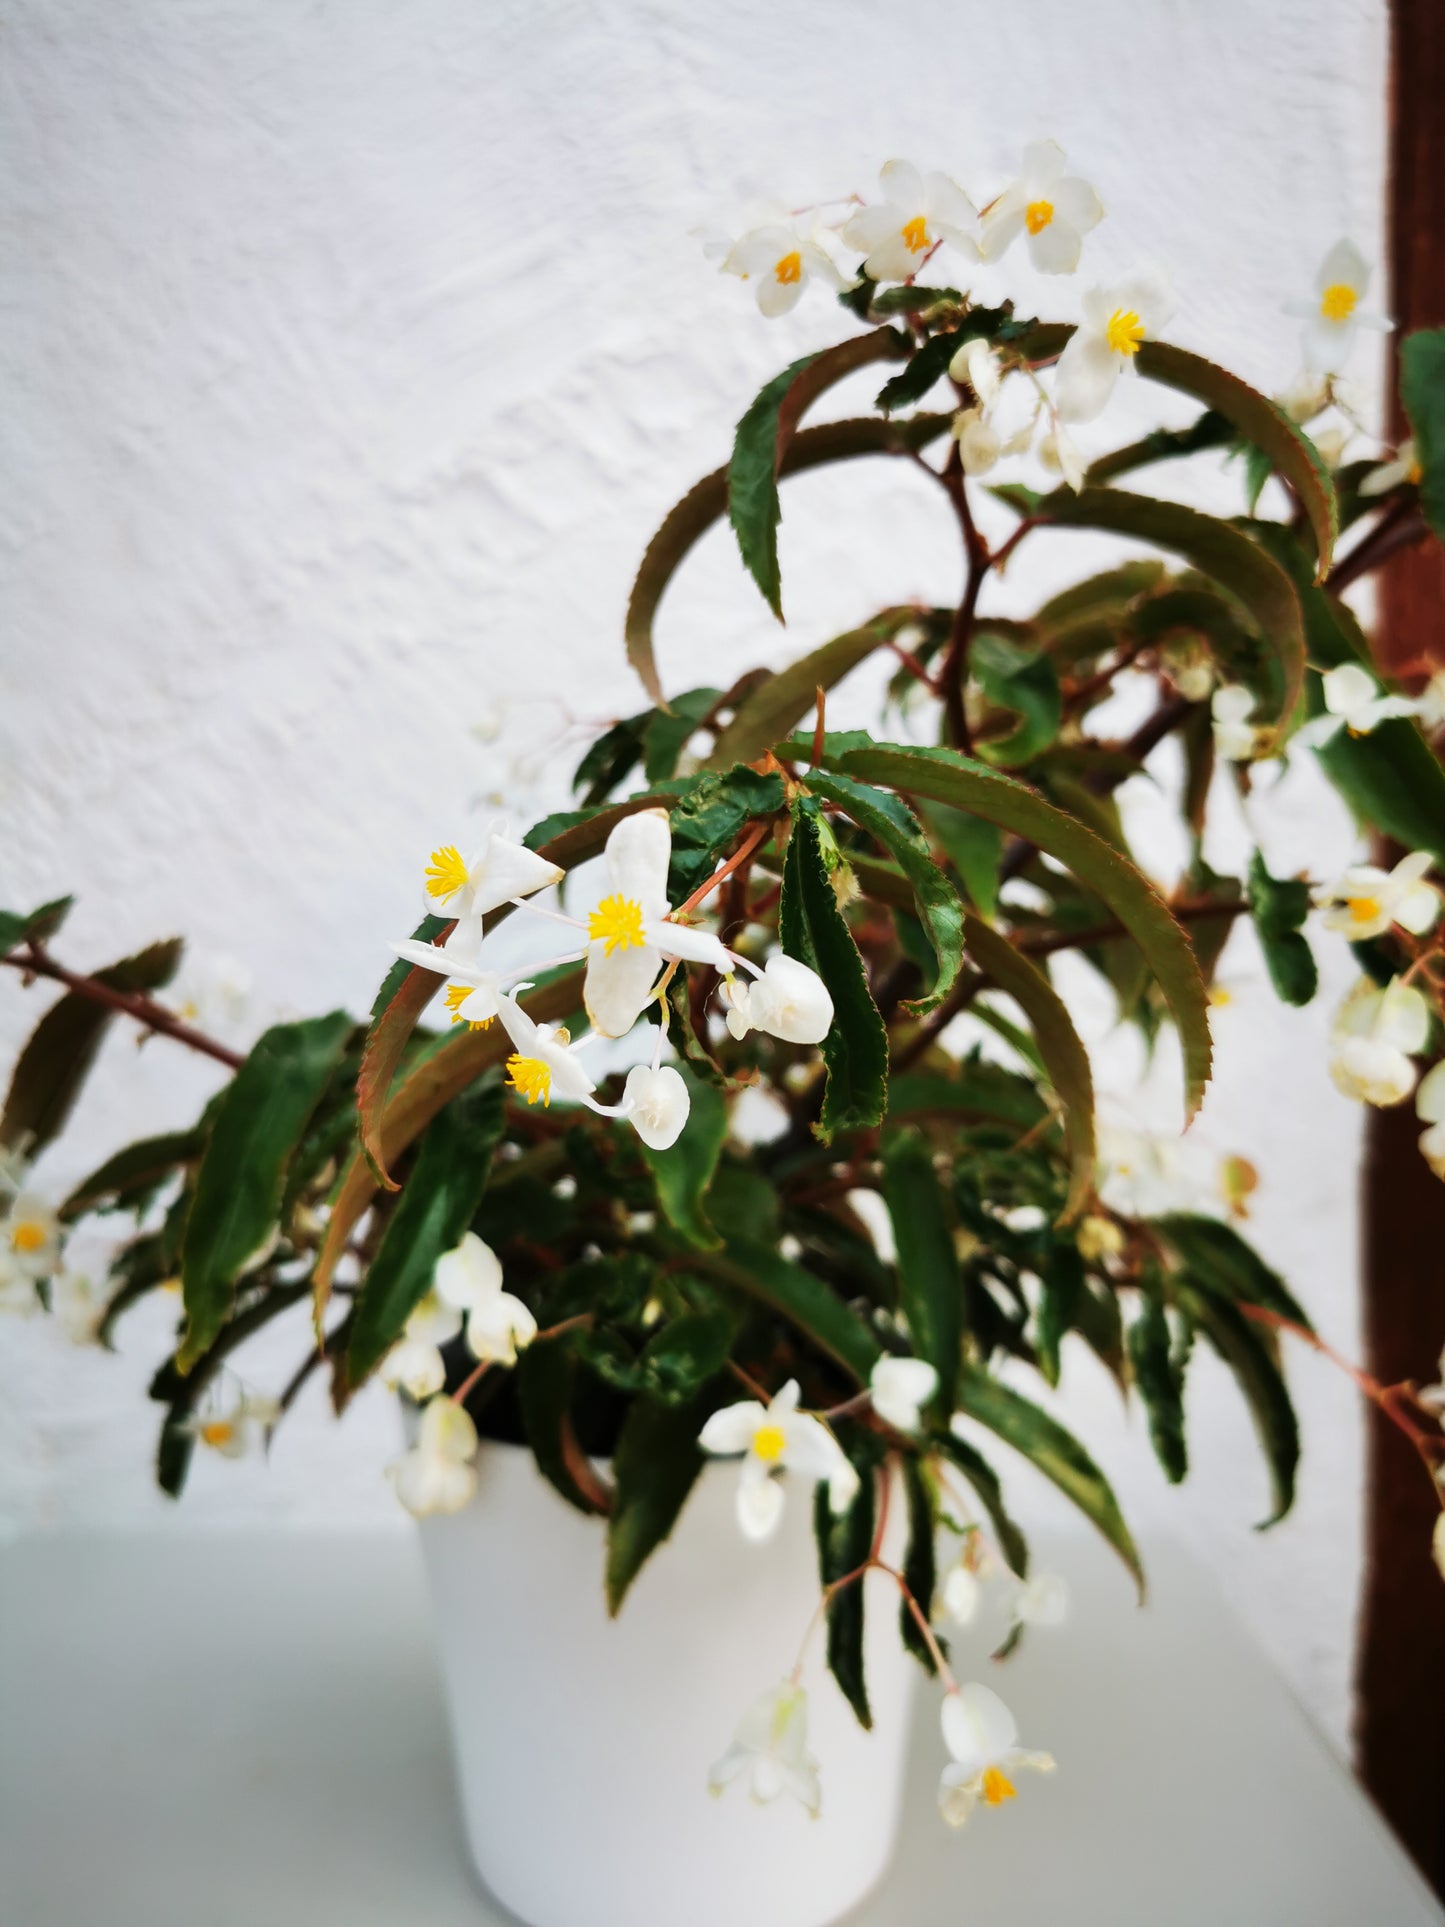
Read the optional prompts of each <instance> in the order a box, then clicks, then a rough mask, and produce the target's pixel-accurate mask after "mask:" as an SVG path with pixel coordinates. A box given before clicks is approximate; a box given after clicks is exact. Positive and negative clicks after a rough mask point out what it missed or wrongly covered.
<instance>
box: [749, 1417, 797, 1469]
mask: <svg viewBox="0 0 1445 1927" xmlns="http://www.w3.org/2000/svg"><path fill="white" fill-rule="evenodd" d="M787 1443H788V1440H787V1436H786V1434H785V1433H784V1431H783V1428H782V1426H781V1425H760V1426H759V1427H758V1429H757V1431H756V1432H754V1433H753V1451H754V1452H755V1453H756V1454H757V1456H758V1457H759V1458H760V1459H766V1461H767V1463H768V1464H769V1465H776V1464H777V1462H778V1460H779V1459H780V1458H781V1457H782V1456H783V1448H784V1446H785V1445H786V1444H787Z"/></svg>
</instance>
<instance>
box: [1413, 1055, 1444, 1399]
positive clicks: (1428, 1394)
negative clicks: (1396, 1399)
mask: <svg viewBox="0 0 1445 1927" xmlns="http://www.w3.org/2000/svg"><path fill="white" fill-rule="evenodd" d="M1435 1069H1436V1070H1439V1069H1440V1066H1439V1065H1438V1064H1437V1065H1436V1066H1435ZM1433 1075H1434V1072H1432V1073H1431V1076H1433ZM1429 1081H1430V1080H1429V1078H1426V1080H1425V1083H1427V1084H1428V1083H1429ZM1420 1088H1421V1090H1422V1091H1423V1090H1424V1088H1425V1085H1424V1084H1422V1085H1421V1086H1420ZM1435 1369H1436V1371H1438V1372H1439V1374H1440V1378H1439V1379H1438V1380H1437V1381H1436V1383H1435V1384H1434V1385H1422V1386H1421V1387H1420V1389H1419V1391H1418V1392H1417V1393H1416V1394H1415V1402H1416V1404H1417V1405H1423V1406H1424V1408H1425V1410H1426V1411H1427V1412H1433V1413H1434V1414H1435V1416H1436V1417H1437V1418H1438V1419H1439V1420H1440V1422H1441V1424H1442V1425H1445V1352H1441V1354H1440V1363H1439V1364H1438V1365H1437V1366H1436V1367H1435Z"/></svg>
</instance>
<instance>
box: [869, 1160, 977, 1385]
mask: <svg viewBox="0 0 1445 1927" xmlns="http://www.w3.org/2000/svg"><path fill="white" fill-rule="evenodd" d="M883 1199H884V1202H885V1203H886V1205H887V1206H888V1215H889V1216H890V1218H892V1220H893V1236H894V1241H895V1243H896V1244H897V1247H898V1298H899V1303H900V1305H901V1307H902V1309H903V1312H904V1315H905V1316H906V1318H907V1320H908V1331H909V1339H910V1344H911V1347H912V1349H913V1351H914V1353H915V1354H916V1355H917V1357H919V1358H921V1359H923V1360H924V1361H925V1362H926V1363H927V1364H929V1365H931V1366H932V1367H933V1369H934V1370H935V1371H936V1372H937V1373H938V1403H939V1406H940V1408H941V1410H942V1411H943V1413H944V1415H945V1416H947V1414H948V1413H950V1412H951V1411H952V1410H953V1402H954V1401H953V1393H954V1383H955V1380H956V1379H957V1376H958V1348H959V1342H960V1340H961V1338H962V1336H963V1281H962V1279H961V1277H960V1276H959V1270H958V1256H957V1253H956V1251H955V1249H954V1243H953V1223H952V1219H951V1216H950V1214H949V1210H948V1204H947V1201H946V1199H945V1196H944V1192H943V1187H942V1185H941V1184H940V1183H939V1180H938V1173H937V1172H936V1171H935V1170H934V1168H933V1152H932V1150H931V1149H930V1147H929V1144H928V1141H927V1140H926V1139H925V1138H924V1137H923V1136H922V1135H921V1133H919V1132H918V1131H912V1130H907V1131H893V1132H890V1133H889V1134H888V1136H887V1138H886V1139H885V1142H884V1146H883Z"/></svg>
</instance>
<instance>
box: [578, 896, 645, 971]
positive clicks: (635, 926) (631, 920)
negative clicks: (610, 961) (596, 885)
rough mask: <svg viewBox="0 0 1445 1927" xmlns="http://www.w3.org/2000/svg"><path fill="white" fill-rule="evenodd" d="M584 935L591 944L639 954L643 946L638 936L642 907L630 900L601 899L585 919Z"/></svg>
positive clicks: (642, 938)
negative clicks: (636, 951) (633, 951)
mask: <svg viewBox="0 0 1445 1927" xmlns="http://www.w3.org/2000/svg"><path fill="white" fill-rule="evenodd" d="M587 935H588V936H589V937H590V938H591V939H592V941H593V942H594V943H603V944H605V945H606V946H607V955H608V956H609V957H610V956H611V955H612V953H613V951H614V950H641V948H642V946H643V945H644V944H645V943H646V942H647V938H646V937H645V936H644V935H643V934H642V905H641V904H640V903H638V902H637V900H636V898H634V897H604V898H603V899H602V901H601V903H599V904H598V906H597V908H596V909H595V910H594V911H593V912H592V915H591V916H590V917H589V918H588V919H587Z"/></svg>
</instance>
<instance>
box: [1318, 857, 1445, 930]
mask: <svg viewBox="0 0 1445 1927" xmlns="http://www.w3.org/2000/svg"><path fill="white" fill-rule="evenodd" d="M1432 861H1433V859H1432V857H1431V855H1430V852H1429V851H1428V850H1416V851H1414V852H1413V853H1412V854H1411V855H1409V856H1405V857H1401V859H1400V861H1399V862H1398V863H1397V864H1396V865H1395V867H1394V869H1393V870H1380V869H1377V868H1376V867H1375V865H1374V864H1373V863H1356V864H1352V865H1351V867H1350V868H1349V869H1348V870H1346V871H1345V872H1344V874H1343V875H1342V876H1340V877H1339V878H1337V879H1336V881H1335V882H1334V883H1332V884H1330V885H1329V886H1328V888H1326V889H1324V890H1321V891H1320V892H1319V893H1318V894H1317V896H1316V898H1315V902H1316V904H1317V905H1319V906H1320V907H1322V908H1323V909H1324V913H1325V914H1324V926H1325V928H1326V930H1338V931H1339V932H1340V934H1341V935H1342V936H1345V937H1348V938H1349V940H1350V942H1351V943H1363V942H1365V941H1366V939H1367V938H1369V937H1380V936H1383V935H1384V933H1385V932H1386V931H1387V930H1388V929H1389V928H1390V926H1391V925H1392V924H1396V923H1398V924H1399V925H1400V927H1401V929H1402V930H1408V931H1410V932H1411V933H1412V934H1413V935H1415V936H1417V937H1420V936H1423V935H1424V934H1425V932H1426V931H1427V930H1428V929H1429V928H1430V926H1431V924H1432V923H1434V921H1435V919H1436V917H1438V916H1439V914H1440V893H1439V891H1438V890H1436V889H1434V888H1433V886H1432V885H1430V884H1428V883H1426V882H1425V880H1424V879H1425V874H1426V872H1427V871H1428V870H1429V868H1430V865H1431V862H1432Z"/></svg>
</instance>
